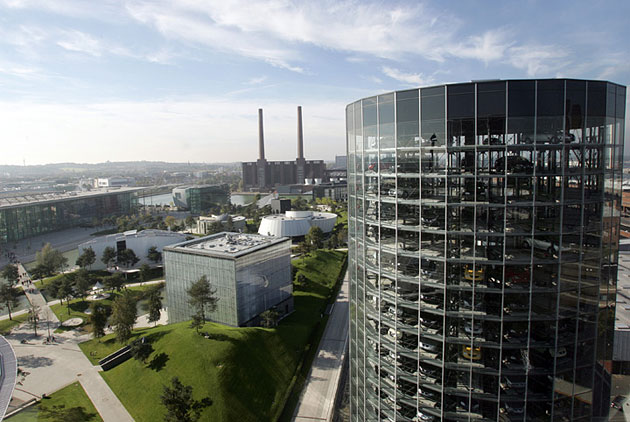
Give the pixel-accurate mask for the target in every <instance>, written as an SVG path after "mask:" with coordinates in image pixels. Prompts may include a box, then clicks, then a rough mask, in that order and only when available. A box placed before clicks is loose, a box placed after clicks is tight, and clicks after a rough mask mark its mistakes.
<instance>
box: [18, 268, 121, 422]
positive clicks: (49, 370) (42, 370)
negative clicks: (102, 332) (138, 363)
mask: <svg viewBox="0 0 630 422" xmlns="http://www.w3.org/2000/svg"><path fill="white" fill-rule="evenodd" d="M19 270H20V274H25V275H26V277H28V273H27V272H26V271H25V269H24V267H23V266H22V265H21V264H20V266H19ZM29 279H30V278H29ZM26 295H27V297H28V299H29V301H30V302H31V303H32V304H35V305H37V306H40V313H39V314H40V318H41V319H40V327H41V328H40V330H39V333H42V334H44V335H47V331H46V325H47V324H46V320H47V318H50V323H51V324H50V330H51V332H52V331H54V330H55V329H56V328H57V327H59V319H58V318H57V316H56V315H55V314H54V312H52V310H50V308H49V306H48V303H46V300H45V299H44V296H43V295H42V294H41V293H40V292H39V290H37V289H36V288H33V292H32V293H29V292H26ZM51 303H52V302H51ZM6 338H7V340H8V341H9V343H10V344H11V345H12V346H13V349H14V350H15V354H16V356H17V358H18V365H19V366H20V367H21V368H22V369H23V370H25V371H27V372H30V374H29V375H28V376H27V377H26V378H25V379H24V381H23V382H22V385H21V386H20V387H18V388H16V389H15V390H14V392H13V396H14V397H16V398H17V399H19V400H22V401H27V400H29V399H30V398H31V397H33V396H38V397H41V396H42V395H43V394H46V395H49V394H52V393H54V392H55V391H57V390H59V389H60V388H62V387H64V386H66V385H68V384H70V383H72V382H74V381H79V382H80V383H81V385H82V386H83V389H84V390H85V392H86V393H87V395H88V397H89V398H90V400H92V403H93V404H94V407H95V408H96V410H97V411H98V413H99V414H100V415H101V417H102V418H103V420H104V421H105V422H109V421H112V422H132V421H133V418H132V417H131V415H129V412H127V409H125V407H124V406H123V405H122V403H121V402H120V400H118V397H116V395H115V394H114V393H113V392H112V390H111V389H110V388H109V386H108V385H107V383H106V382H105V380H104V379H103V378H102V377H101V376H100V374H99V373H98V372H99V369H100V367H98V366H93V365H92V363H91V362H90V361H89V360H88V358H87V357H86V356H85V355H84V354H83V352H82V351H81V349H80V348H79V343H81V342H83V341H86V340H89V335H88V334H79V333H77V332H75V331H67V332H64V333H56V334H55V342H54V343H52V344H47V343H46V342H45V341H43V336H42V335H38V336H37V337H34V333H33V332H32V330H31V328H30V327H28V324H23V325H22V326H21V327H18V328H15V329H14V330H13V332H12V333H11V334H10V335H8V336H6ZM22 341H25V342H26V343H22Z"/></svg>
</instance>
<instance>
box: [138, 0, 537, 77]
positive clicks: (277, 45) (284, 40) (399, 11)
mask: <svg viewBox="0 0 630 422" xmlns="http://www.w3.org/2000/svg"><path fill="white" fill-rule="evenodd" d="M127 9H128V11H129V13H130V14H131V16H133V17H134V18H135V19H137V20H138V21H139V22H142V23H144V24H146V25H150V26H153V27H155V28H157V29H158V30H159V31H160V32H161V33H162V34H163V35H164V36H165V37H167V38H171V39H173V38H174V39H178V40H182V41H186V42H191V43H196V44H202V45H205V46H209V47H211V48H213V49H216V50H220V51H227V52H232V53H236V54H239V55H243V56H246V57H251V58H255V59H260V60H263V61H265V62H267V63H269V64H272V65H274V66H278V67H283V68H286V69H288V70H292V71H295V72H304V68H303V67H302V66H298V65H296V64H294V63H295V62H299V61H301V57H300V55H299V54H298V52H297V49H298V47H299V46H300V45H313V46H317V47H320V48H323V49H327V50H335V51H342V52H346V53H350V54H351V56H350V57H348V58H347V60H348V61H351V62H356V61H359V60H362V56H363V55H368V56H372V57H377V58H383V59H391V60H397V61H399V60H402V59H404V58H409V57H421V58H424V59H428V60H432V61H438V62H443V61H444V60H446V59H447V58H450V57H455V58H464V59H474V60H480V61H483V62H485V63H488V62H491V61H498V60H504V59H505V56H506V53H507V50H508V49H509V48H510V47H511V46H513V45H516V44H515V42H514V41H513V40H512V39H511V38H510V36H509V33H508V31H507V30H505V29H496V30H489V31H485V32H481V33H478V34H474V33H473V34H470V35H468V36H465V35H464V34H461V30H462V29H461V28H462V21H461V20H460V19H459V18H458V17H456V16H454V15H446V14H444V13H442V12H440V11H437V10H433V9H431V8H429V7H428V6H425V5H423V4H412V5H394V6H392V8H391V9H390V10H385V9H384V7H383V4H382V3H380V2H357V1H352V0H346V1H332V0H325V1H319V2H307V1H304V2H288V1H283V0H268V1H259V2H251V1H248V0H225V1H221V2H218V1H217V2H207V1H203V0H187V1H180V2H175V3H173V2H166V1H161V2H160V1H152V2H146V1H143V0H130V1H129V2H128V3H127ZM426 16H431V19H429V20H428V23H427V24H425V25H423V24H422V22H424V21H427V18H426ZM436 28H439V30H436ZM462 37H466V38H465V41H464V42H462V41H459V39H461V38H462ZM542 47H543V48H545V46H542ZM526 48H527V47H526ZM540 62H541V63H542V59H541V60H540Z"/></svg>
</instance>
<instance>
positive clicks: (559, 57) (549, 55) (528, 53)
mask: <svg viewBox="0 0 630 422" xmlns="http://www.w3.org/2000/svg"><path fill="white" fill-rule="evenodd" d="M507 62H508V63H509V64H511V65H512V66H514V67H516V68H517V69H523V70H525V71H526V72H527V75H528V76H537V75H550V74H553V73H555V72H557V71H559V70H560V69H562V68H564V67H567V65H568V64H569V59H568V58H567V52H566V50H565V49H562V48H560V47H557V46H548V45H531V46H514V47H510V48H509V49H508V51H507Z"/></svg>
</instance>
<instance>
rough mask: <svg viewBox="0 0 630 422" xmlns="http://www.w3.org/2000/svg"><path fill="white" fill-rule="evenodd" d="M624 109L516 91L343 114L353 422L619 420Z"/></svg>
mask: <svg viewBox="0 0 630 422" xmlns="http://www.w3.org/2000/svg"><path fill="white" fill-rule="evenodd" d="M625 98H626V88H625V87H624V86H620V85H616V84H612V83H608V82H599V81H581V80H570V79H551V80H510V81H484V82H477V83H465V84H454V85H443V86H436V87H429V88H421V89H413V90H408V91H398V92H394V93H389V94H383V95H379V96H375V97H370V98H365V99H362V100H360V101H357V102H355V103H353V104H350V105H348V107H347V108H346V123H347V125H346V127H347V143H348V197H349V198H348V199H349V242H348V246H349V257H350V260H349V271H350V289H351V291H350V299H351V306H350V321H351V322H350V324H351V325H350V395H351V412H352V420H354V421H363V420H391V421H399V420H400V421H412V420H417V421H441V420H444V421H464V420H475V421H476V420H487V421H507V420H512V421H515V420H519V421H524V420H533V421H551V420H553V421H556V420H567V421H568V420H597V419H598V418H600V417H602V418H603V417H604V416H605V415H607V412H608V406H609V394H610V374H609V372H608V368H610V365H609V362H608V361H610V360H611V354H612V335H613V326H614V313H615V308H614V306H615V294H616V284H617V282H616V277H617V254H618V240H619V239H618V235H619V216H620V208H621V181H622V165H623V139H624V117H625Z"/></svg>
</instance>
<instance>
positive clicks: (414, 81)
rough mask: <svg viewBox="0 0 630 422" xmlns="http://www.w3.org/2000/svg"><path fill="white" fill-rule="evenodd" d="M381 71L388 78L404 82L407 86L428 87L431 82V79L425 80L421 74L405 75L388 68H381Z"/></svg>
mask: <svg viewBox="0 0 630 422" xmlns="http://www.w3.org/2000/svg"><path fill="white" fill-rule="evenodd" d="M381 70H382V71H383V73H384V74H385V75H387V76H389V77H390V78H392V79H396V80H397V81H400V82H404V83H406V84H409V85H414V86H417V85H428V84H431V83H432V82H433V78H431V77H428V78H427V77H425V76H424V75H423V74H422V73H405V72H401V71H400V70H398V69H395V68H393V67H389V66H383V67H382V68H381Z"/></svg>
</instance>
